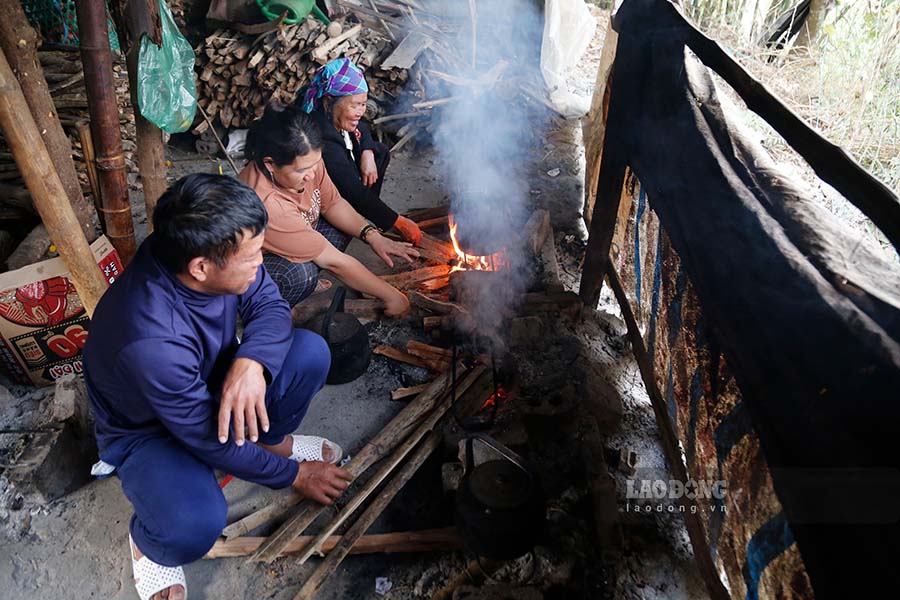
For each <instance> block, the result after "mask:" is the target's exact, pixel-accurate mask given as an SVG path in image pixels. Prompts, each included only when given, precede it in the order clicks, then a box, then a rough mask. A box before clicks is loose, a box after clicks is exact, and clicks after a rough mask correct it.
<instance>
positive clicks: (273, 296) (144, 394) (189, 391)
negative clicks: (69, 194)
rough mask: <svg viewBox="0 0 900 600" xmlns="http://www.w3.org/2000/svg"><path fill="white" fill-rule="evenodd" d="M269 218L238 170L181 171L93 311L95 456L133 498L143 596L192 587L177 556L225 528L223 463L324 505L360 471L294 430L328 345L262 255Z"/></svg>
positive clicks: (336, 451) (172, 597)
mask: <svg viewBox="0 0 900 600" xmlns="http://www.w3.org/2000/svg"><path fill="white" fill-rule="evenodd" d="M266 222H267V218H266V210H265V208H264V207H263V205H262V203H261V202H260V200H259V197H258V196H257V195H256V193H255V192H254V191H253V190H252V189H250V188H249V187H247V186H246V185H245V184H243V183H241V182H240V181H237V180H234V179H231V178H228V177H224V176H217V175H200V174H197V175H189V176H187V177H185V178H182V179H181V180H179V181H178V182H176V183H175V184H174V185H173V186H172V187H171V188H170V189H169V190H168V191H167V192H166V193H165V194H164V195H163V196H162V197H161V198H160V200H159V203H158V204H157V207H156V211H155V213H154V215H153V228H154V232H153V233H152V234H151V235H150V236H149V237H148V238H147V239H146V241H144V243H143V244H141V246H140V248H139V249H138V252H137V254H136V256H135V257H134V260H133V261H132V263H131V264H130V265H129V266H128V268H127V269H126V270H125V272H124V274H123V275H122V277H120V278H119V279H118V280H117V281H116V282H115V283H114V284H113V285H112V286H111V287H110V288H109V290H108V291H107V292H106V294H104V296H103V298H102V299H101V301H100V303H99V305H98V306H97V309H96V311H95V313H94V317H93V320H92V323H91V334H90V338H89V340H88V342H87V344H86V347H85V350H84V365H85V381H86V384H87V390H88V394H89V397H90V401H91V405H92V408H93V411H94V415H95V418H96V433H97V443H98V446H99V448H100V457H101V459H102V460H103V461H104V462H105V463H107V464H108V465H111V466H112V467H115V473H116V474H117V476H118V477H119V480H120V481H121V483H122V490H123V491H124V492H125V495H126V496H127V498H128V500H129V501H130V502H131V504H132V505H133V507H134V515H133V516H132V518H131V522H130V527H129V528H130V535H129V550H130V552H131V557H132V563H133V568H134V578H135V587H136V588H137V591H138V595H139V596H140V597H141V598H142V600H146V599H148V598H154V599H159V598H168V599H169V600H176V599H182V598H186V597H187V584H186V583H185V577H184V571H183V570H182V565H184V564H186V563H189V562H192V561H195V560H197V559H199V558H201V557H202V556H203V555H204V554H205V553H206V552H207V551H208V550H209V549H210V548H211V547H212V545H213V543H214V542H215V540H216V538H218V537H219V535H220V533H221V532H222V529H223V528H224V527H225V518H226V511H227V507H226V504H225V497H224V496H223V494H222V490H221V489H220V488H219V485H218V483H217V482H216V478H215V474H214V470H216V469H218V470H220V471H222V472H224V473H229V474H231V475H234V476H235V477H238V478H240V479H243V480H246V481H250V482H253V483H258V484H261V485H266V486H269V487H271V488H285V487H288V486H291V487H293V488H294V489H295V490H297V491H298V492H299V493H300V494H302V495H303V496H304V497H307V498H312V499H313V500H316V501H317V502H320V503H323V504H331V502H332V501H333V500H334V499H336V498H337V497H338V496H340V494H341V493H343V491H344V490H346V489H347V487H348V485H349V481H350V480H351V479H352V476H351V475H350V473H349V472H348V471H346V470H344V469H340V468H338V467H337V466H335V464H336V463H337V462H338V461H339V460H340V458H341V454H342V451H341V448H340V447H339V446H338V445H337V444H335V443H333V442H331V441H329V440H325V439H323V438H320V437H315V436H299V435H291V434H292V432H294V431H295V430H296V429H297V426H298V425H299V424H300V422H301V421H302V420H303V417H304V415H306V411H307V408H308V407H309V404H310V401H311V400H312V398H313V396H315V395H316V393H317V392H318V391H319V390H320V389H321V388H322V386H323V385H324V383H325V377H326V375H327V372H328V368H329V364H330V360H331V358H330V354H329V350H328V346H327V344H326V343H325V341H324V340H323V339H322V338H321V337H319V336H318V335H316V334H314V333H312V332H310V331H306V330H303V329H294V328H293V326H292V324H291V315H290V310H289V307H288V304H287V302H286V301H285V300H284V299H282V297H281V295H280V294H279V291H278V289H277V287H276V286H275V284H274V283H273V282H272V280H271V279H270V278H269V275H268V274H267V273H266V271H265V269H264V268H263V267H262V244H263V233H264V231H265V228H266ZM238 316H240V320H241V323H242V324H243V331H242V332H241V333H240V341H238V335H237V334H238V331H237V320H238Z"/></svg>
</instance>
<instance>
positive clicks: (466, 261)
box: [449, 215, 508, 273]
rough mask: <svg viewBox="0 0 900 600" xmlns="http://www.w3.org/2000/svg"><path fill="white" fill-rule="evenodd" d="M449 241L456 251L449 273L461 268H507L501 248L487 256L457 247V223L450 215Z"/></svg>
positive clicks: (473, 269)
mask: <svg viewBox="0 0 900 600" xmlns="http://www.w3.org/2000/svg"><path fill="white" fill-rule="evenodd" d="M449 225H450V242H451V243H452V244H453V250H454V252H456V264H455V265H454V266H453V268H452V269H450V272H451V273H455V272H456V271H462V270H470V271H496V270H498V269H502V268H508V265H507V262H506V252H505V251H503V250H501V251H500V252H496V253H494V254H491V255H488V256H473V255H471V254H467V253H466V252H464V251H463V249H462V248H460V247H459V240H458V239H457V238H456V229H457V223H456V221H454V220H453V215H450V219H449Z"/></svg>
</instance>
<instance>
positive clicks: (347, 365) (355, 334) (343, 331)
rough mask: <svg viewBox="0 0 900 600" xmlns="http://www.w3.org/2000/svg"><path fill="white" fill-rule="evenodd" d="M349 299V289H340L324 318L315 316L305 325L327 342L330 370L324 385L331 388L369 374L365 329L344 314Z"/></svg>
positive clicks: (354, 319) (367, 335) (355, 319)
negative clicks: (328, 385) (326, 384)
mask: <svg viewBox="0 0 900 600" xmlns="http://www.w3.org/2000/svg"><path fill="white" fill-rule="evenodd" d="M346 297H347V288H345V287H343V286H341V287H338V288H337V290H335V292H334V298H333V299H332V300H331V306H329V307H328V310H327V311H326V312H325V314H323V315H316V316H315V317H313V318H311V319H310V320H309V321H307V322H306V323H304V325H303V327H304V328H305V329H309V330H310V331H314V332H315V333H318V334H319V335H321V336H322V337H323V338H325V341H326V342H328V348H329V349H330V350H331V368H330V369H329V370H328V378H327V379H326V380H325V382H326V383H329V384H331V385H335V384H338V383H347V382H350V381H353V380H354V379H356V378H357V377H359V376H360V375H362V374H363V373H365V372H366V369H368V368H369V363H370V362H371V361H372V349H371V348H370V347H369V334H368V333H367V332H366V328H365V327H363V325H362V323H360V322H359V319H357V318H356V317H354V316H353V315H350V314H347V313H345V312H344V299H345V298H346Z"/></svg>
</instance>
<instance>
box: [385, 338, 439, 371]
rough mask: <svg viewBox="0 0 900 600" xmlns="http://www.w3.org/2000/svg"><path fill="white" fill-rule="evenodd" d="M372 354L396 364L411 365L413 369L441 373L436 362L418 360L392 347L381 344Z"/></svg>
mask: <svg viewBox="0 0 900 600" xmlns="http://www.w3.org/2000/svg"><path fill="white" fill-rule="evenodd" d="M372 354H377V355H379V356H384V357H386V358H390V359H392V360H396V361H397V362H402V363H406V364H408V365H412V366H414V367H422V368H423V369H429V370H432V371H442V370H443V369H440V368H439V367H438V364H437V362H438V361H435V360H431V359H425V358H420V357H418V356H413V355H412V354H410V353H409V352H404V351H403V350H398V349H397V348H394V347H393V346H388V345H386V344H381V345H380V346H376V347H375V349H374V350H372Z"/></svg>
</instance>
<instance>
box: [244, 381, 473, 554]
mask: <svg viewBox="0 0 900 600" xmlns="http://www.w3.org/2000/svg"><path fill="white" fill-rule="evenodd" d="M462 370H463V367H462V366H460V367H459V369H458V371H460V372H461V371H462ZM449 386H450V373H449V372H445V373H443V374H442V375H440V376H438V377H437V378H436V379H435V380H434V381H433V382H431V385H430V386H429V388H428V389H427V390H425V391H424V392H423V393H421V394H419V396H418V397H417V398H416V399H415V400H413V401H412V402H410V403H409V404H407V405H406V406H405V407H404V408H403V410H401V411H400V412H399V413H397V415H396V416H395V417H394V418H393V419H391V421H390V422H389V423H388V424H387V425H385V426H384V429H382V430H381V431H380V432H379V433H378V435H376V436H375V437H374V438H372V439H371V440H370V441H369V443H367V444H366V445H365V446H364V447H363V448H362V450H360V451H359V452H358V453H357V454H356V456H354V457H353V460H351V461H350V462H349V463H348V464H347V466H346V467H345V468H346V469H347V470H348V471H350V473H351V474H352V475H353V477H354V478H355V477H359V475H361V474H362V473H363V472H365V471H366V469H368V468H369V467H370V466H372V465H373V464H375V463H376V462H377V461H379V460H381V459H382V458H384V457H385V456H387V454H388V453H389V452H390V451H391V450H392V449H393V448H394V447H396V446H397V445H398V444H400V443H401V442H402V441H403V440H404V439H405V438H406V436H407V435H409V433H410V432H412V431H413V429H414V428H415V427H416V425H417V423H418V422H419V420H420V419H421V418H422V417H423V416H424V415H425V414H427V413H428V412H429V411H430V410H432V409H433V408H434V407H435V406H436V405H437V403H438V401H439V400H440V398H441V397H442V396H443V395H444V393H445V392H446V391H447V388H448V387H449ZM323 510H325V506H324V505H322V504H319V503H318V502H315V501H313V500H304V501H303V502H301V503H300V510H299V511H298V512H297V513H296V514H294V515H293V516H292V517H291V518H290V519H289V520H288V521H287V522H286V523H284V524H283V525H282V526H281V527H280V528H279V529H278V531H276V532H275V533H273V534H272V535H271V536H270V537H269V538H268V539H267V540H266V543H265V544H263V545H262V547H261V548H260V549H259V551H258V552H257V553H256V554H254V555H253V556H251V557H250V559H249V560H250V561H263V562H272V561H273V560H275V559H276V558H278V556H279V555H280V554H281V553H282V552H283V551H284V549H285V548H287V547H288V545H289V544H290V543H291V541H293V540H294V539H295V538H296V537H297V536H298V535H300V534H301V533H303V531H304V530H305V529H306V528H307V527H309V526H310V524H312V522H313V521H315V520H316V517H318V516H319V515H320V514H321V513H322V511H323Z"/></svg>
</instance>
